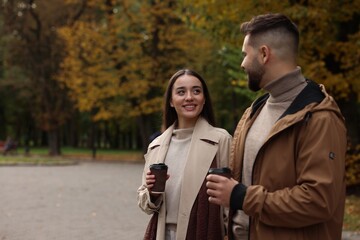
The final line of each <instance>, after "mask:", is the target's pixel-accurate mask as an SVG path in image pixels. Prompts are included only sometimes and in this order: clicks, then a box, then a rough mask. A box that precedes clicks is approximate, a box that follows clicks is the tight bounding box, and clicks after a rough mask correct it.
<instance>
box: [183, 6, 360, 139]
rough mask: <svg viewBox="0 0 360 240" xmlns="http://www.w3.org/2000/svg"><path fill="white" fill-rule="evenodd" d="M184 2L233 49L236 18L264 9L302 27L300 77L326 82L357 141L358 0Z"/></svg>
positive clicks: (195, 19) (237, 38) (190, 15)
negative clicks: (302, 75) (301, 69)
mask: <svg viewBox="0 0 360 240" xmlns="http://www.w3.org/2000/svg"><path fill="white" fill-rule="evenodd" d="M183 7H184V8H185V9H186V11H187V15H186V19H187V21H188V22H189V23H190V24H192V25H194V26H196V27H198V28H201V29H205V30H206V31H207V32H209V33H211V34H212V36H213V37H214V38H215V39H217V40H218V41H220V42H222V43H224V44H231V45H232V46H235V47H238V48H241V46H240V42H241V38H242V36H241V35H240V32H239V26H240V23H241V22H243V21H248V20H250V19H251V17H252V16H254V15H257V14H264V13H267V12H282V13H284V14H286V15H288V16H289V17H290V18H291V19H293V20H294V22H295V23H296V24H297V25H298V27H299V29H300V32H301V44H300V45H301V46H300V56H299V64H300V66H302V68H303V72H304V74H305V76H306V77H308V78H310V79H313V80H315V81H317V82H319V83H323V84H325V86H326V87H327V89H328V90H329V91H330V93H331V94H332V95H333V96H334V97H335V98H336V99H337V100H338V102H339V104H340V107H341V109H342V111H343V113H344V115H345V117H346V119H347V120H348V121H347V125H348V129H349V134H350V135H351V139H352V141H353V142H354V143H358V142H359V140H360V127H359V125H358V122H359V118H360V112H359V108H360V107H359V102H360V81H358V79H359V77H360V76H359V73H360V64H359V63H360V58H359V56H360V47H359V45H360V31H359V24H360V1H354V0H346V1H340V0H338V1H325V0H320V1H305V0H289V1H275V2H274V1H241V4H239V2H238V1H236V0H226V1H211V2H209V1H205V0H195V1H189V0H184V1H183ZM242 81H243V79H239V81H238V82H239V83H241V82H242ZM239 87H240V88H241V84H240V85H239Z"/></svg>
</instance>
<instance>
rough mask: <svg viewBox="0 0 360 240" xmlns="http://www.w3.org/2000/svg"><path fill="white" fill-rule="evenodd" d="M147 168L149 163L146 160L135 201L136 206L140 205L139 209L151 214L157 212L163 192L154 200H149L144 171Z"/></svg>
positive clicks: (145, 171)
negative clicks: (136, 202)
mask: <svg viewBox="0 0 360 240" xmlns="http://www.w3.org/2000/svg"><path fill="white" fill-rule="evenodd" d="M148 169H149V164H148V163H147V162H146V163H145V166H144V170H143V174H142V184H141V186H140V187H139V188H138V190H137V194H138V196H137V201H138V206H139V207H140V209H141V210H143V211H144V212H145V213H147V214H152V213H154V212H158V211H159V209H160V207H161V204H162V202H163V197H164V196H163V194H164V193H163V194H161V195H160V196H159V197H158V198H157V199H156V201H155V202H152V201H151V197H150V192H149V190H148V188H147V187H146V183H145V176H146V173H147V171H148Z"/></svg>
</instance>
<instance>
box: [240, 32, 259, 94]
mask: <svg viewBox="0 0 360 240" xmlns="http://www.w3.org/2000/svg"><path fill="white" fill-rule="evenodd" d="M242 52H243V55H244V60H243V61H242V63H241V67H242V68H243V69H244V71H245V72H246V73H247V75H248V86H249V89H250V90H252V91H254V92H256V91H258V90H260V88H261V87H260V84H261V80H262V78H263V76H264V73H265V68H264V66H263V65H261V64H260V62H259V60H258V58H257V57H258V54H259V51H257V49H254V48H253V47H252V46H250V45H249V35H246V36H245V39H244V44H243V47H242Z"/></svg>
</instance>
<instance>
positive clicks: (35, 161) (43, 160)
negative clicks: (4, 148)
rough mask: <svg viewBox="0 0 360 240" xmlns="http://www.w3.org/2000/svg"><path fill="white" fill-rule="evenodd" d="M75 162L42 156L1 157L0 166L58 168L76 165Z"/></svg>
mask: <svg viewBox="0 0 360 240" xmlns="http://www.w3.org/2000/svg"><path fill="white" fill-rule="evenodd" d="M76 163H77V162H76V161H75V160H70V159H64V158H59V157H42V156H23V155H17V156H0V166H15V165H31V166H33V165H39V166H57V165H72V164H76Z"/></svg>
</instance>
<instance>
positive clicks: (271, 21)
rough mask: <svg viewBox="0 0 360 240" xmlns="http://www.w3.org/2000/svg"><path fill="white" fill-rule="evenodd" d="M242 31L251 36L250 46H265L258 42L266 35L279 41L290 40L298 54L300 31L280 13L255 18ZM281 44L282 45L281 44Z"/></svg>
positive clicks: (243, 24) (243, 25)
mask: <svg viewBox="0 0 360 240" xmlns="http://www.w3.org/2000/svg"><path fill="white" fill-rule="evenodd" d="M240 30H241V32H242V33H243V34H245V35H249V36H250V38H249V44H250V45H252V46H257V44H263V43H260V42H258V40H259V38H261V36H264V35H271V34H272V35H273V36H275V37H277V39H282V38H285V39H290V40H291V42H292V45H293V46H292V50H293V52H294V53H295V54H296V53H297V51H298V45H299V30H298V28H297V26H296V25H295V23H293V22H292V21H291V20H290V19H289V18H288V17H287V16H285V15H283V14H280V13H275V14H274V13H269V14H264V15H258V16H256V17H253V18H252V19H251V20H250V21H248V22H244V23H242V24H241V27H240ZM279 44H280V43H279Z"/></svg>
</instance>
